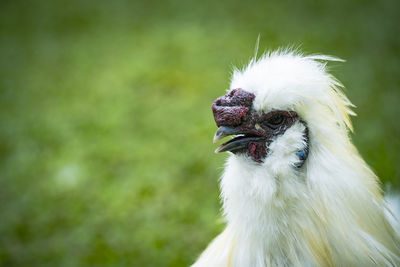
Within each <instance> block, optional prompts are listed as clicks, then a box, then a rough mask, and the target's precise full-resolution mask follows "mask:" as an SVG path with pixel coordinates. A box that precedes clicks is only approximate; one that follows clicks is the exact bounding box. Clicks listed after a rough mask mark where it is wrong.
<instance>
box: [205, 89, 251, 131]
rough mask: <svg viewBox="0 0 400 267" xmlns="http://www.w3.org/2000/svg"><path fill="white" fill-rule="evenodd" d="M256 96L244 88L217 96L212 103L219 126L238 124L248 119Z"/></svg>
mask: <svg viewBox="0 0 400 267" xmlns="http://www.w3.org/2000/svg"><path fill="white" fill-rule="evenodd" d="M255 97H256V96H255V95H254V94H252V93H249V92H246V91H244V90H242V89H233V90H232V91H230V92H229V93H228V94H226V95H224V96H221V97H219V98H217V99H216V100H215V101H214V103H213V105H212V110H213V113H214V119H215V122H216V123H217V126H218V127H220V126H238V125H240V124H242V122H244V121H246V120H247V119H248V117H249V115H250V113H249V111H250V109H251V106H252V104H253V100H254V98H255Z"/></svg>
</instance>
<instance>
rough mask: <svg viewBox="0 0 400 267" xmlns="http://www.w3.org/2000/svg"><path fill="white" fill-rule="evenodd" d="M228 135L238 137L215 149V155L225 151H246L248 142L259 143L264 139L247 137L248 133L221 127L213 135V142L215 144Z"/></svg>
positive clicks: (252, 136)
mask: <svg viewBox="0 0 400 267" xmlns="http://www.w3.org/2000/svg"><path fill="white" fill-rule="evenodd" d="M229 135H239V136H237V137H235V138H233V139H232V140H230V141H228V142H226V143H223V144H222V145H220V146H219V147H217V149H216V150H215V153H221V152H226V151H230V152H233V153H238V152H242V151H245V150H247V149H248V146H249V143H250V142H252V141H260V140H262V139H265V137H263V136H254V135H249V134H248V133H245V132H243V131H241V130H240V129H237V128H234V127H229V126H221V127H219V128H218V130H217V132H216V133H215V135H214V140H213V142H214V143H216V142H217V141H219V140H221V139H222V138H224V137H226V136H229Z"/></svg>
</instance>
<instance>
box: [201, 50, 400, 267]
mask: <svg viewBox="0 0 400 267" xmlns="http://www.w3.org/2000/svg"><path fill="white" fill-rule="evenodd" d="M327 60H329V61H331V60H336V61H340V60H339V59H336V58H334V57H330V56H322V55H312V56H302V55H300V54H296V53H292V52H288V51H281V52H275V53H270V54H266V55H264V56H262V57H261V58H260V59H258V60H256V59H253V60H252V61H251V62H250V64H249V65H248V66H247V67H246V68H244V69H243V70H241V71H239V70H236V71H235V72H234V74H233V77H232V82H231V89H234V88H242V89H243V90H246V91H249V92H252V93H254V94H255V96H256V98H255V100H254V103H253V106H254V108H255V109H256V110H258V111H264V112H269V111H271V110H275V109H283V110H292V111H295V112H297V113H298V114H299V116H300V117H301V118H302V119H303V120H304V121H305V122H306V123H307V126H308V128H309V139H310V152H309V156H308V158H307V160H306V163H305V165H304V166H303V167H302V168H301V169H300V170H298V169H296V168H294V167H293V166H294V165H295V164H296V162H297V160H298V159H297V157H296V156H295V152H296V151H299V150H301V149H302V148H303V147H304V146H305V140H304V137H303V132H304V125H303V124H301V123H295V124H294V125H293V126H292V127H291V128H289V129H288V130H287V131H286V132H285V133H284V134H283V135H281V136H279V137H278V138H276V139H275V140H274V141H273V142H272V143H271V145H270V146H269V151H270V152H269V154H268V156H267V157H266V159H265V160H264V162H263V163H262V164H259V163H256V162H254V161H253V160H252V159H251V158H248V157H246V156H241V155H239V156H238V155H233V154H232V155H231V156H230V157H229V158H228V161H227V163H226V167H225V171H224V174H223V176H222V178H221V198H222V202H223V209H224V216H225V218H226V221H227V227H226V229H225V231H224V232H223V233H221V234H220V235H219V236H218V237H217V238H216V239H215V240H214V241H213V242H212V243H211V244H210V246H209V247H208V248H207V249H206V251H205V252H204V253H203V254H202V255H201V257H200V258H199V260H198V261H197V262H196V263H195V264H194V265H193V266H195V267H201V266H207V267H212V266H238V267H239V266H240V267H243V266H254V267H257V266H260V267H261V266H376V265H377V266H397V265H399V264H400V258H399V257H400V248H399V246H400V243H399V237H398V235H397V234H396V231H395V230H394V229H393V226H392V225H391V224H390V223H389V222H388V219H387V218H388V215H387V206H386V204H385V201H384V199H383V197H382V194H381V189H380V187H379V182H378V179H377V177H376V176H375V174H374V173H373V172H372V171H371V169H370V168H369V167H368V166H367V164H366V163H365V162H364V160H363V159H362V158H361V157H360V155H359V154H358V152H357V150H356V148H355V147H354V146H353V144H352V143H351V140H350V139H349V136H348V131H349V130H351V129H352V126H351V122H350V119H349V115H354V113H353V111H351V107H353V105H352V104H351V102H350V101H349V100H348V99H347V97H346V96H345V95H344V94H343V93H342V92H341V90H340V88H341V87H342V86H341V84H340V83H339V82H338V81H337V80H336V79H334V78H333V77H332V76H331V75H330V74H328V73H327V72H326V63H324V62H321V61H327ZM385 214H386V215H385Z"/></svg>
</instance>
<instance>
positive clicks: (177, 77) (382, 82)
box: [0, 0, 400, 266]
mask: <svg viewBox="0 0 400 267" xmlns="http://www.w3.org/2000/svg"><path fill="white" fill-rule="evenodd" d="M398 3H399V2H398V1H395V0H392V1H385V0H383V1H372V0H371V1H345V0H343V1H326V2H321V1H312V0H309V1H303V2H299V1H297V2H295V1H248V2H244V1H230V2H227V1H218V2H214V1H210V0H206V1H202V2H197V1H173V0H169V1H122V0H121V1H112V2H109V1H2V2H1V3H0V77H1V78H0V166H1V168H0V175H1V176H0V216H1V220H0V265H2V266H93V265H95V266H187V265H189V264H190V263H192V262H193V261H194V260H195V258H196V257H197V255H198V254H199V253H200V252H201V251H202V250H203V249H204V248H205V246H206V244H207V243H208V242H209V241H210V240H211V239H212V238H213V237H214V236H215V235H216V234H217V233H218V232H219V231H220V230H221V229H222V228H223V224H222V223H221V220H220V219H219V218H220V215H219V213H220V210H219V209H220V208H219V203H218V183H217V180H218V176H219V175H220V173H221V170H222V166H223V162H224V156H223V155H215V154H214V153H213V149H214V146H213V145H212V143H211V138H212V136H213V133H214V131H215V126H214V123H213V120H212V116H211V110H210V105H211V103H212V101H213V100H214V99H215V98H216V97H217V96H219V95H221V94H223V92H224V90H225V89H226V88H227V87H228V86H229V75H230V72H231V70H232V66H233V65H237V66H243V65H244V64H245V63H246V62H247V61H248V59H249V58H250V57H251V56H252V54H253V49H254V44H255V40H256V38H257V35H258V34H261V47H262V48H266V49H276V48H278V47H280V46H288V45H295V46H296V45H301V47H302V50H304V51H305V52H306V53H326V54H332V55H335V56H338V57H341V58H344V59H346V60H347V62H346V63H344V64H339V65H338V64H335V65H334V66H333V67H332V72H333V73H334V74H335V75H336V76H337V77H338V78H339V79H340V80H341V81H342V82H343V83H344V84H345V85H346V87H347V88H348V89H347V90H346V93H347V94H348V96H349V97H350V99H351V100H352V101H353V102H354V103H355V104H356V105H357V106H358V108H357V110H356V112H357V113H358V114H359V117H355V118H354V120H353V121H354V124H355V130H356V133H355V135H354V141H355V143H356V145H357V147H358V148H359V149H360V152H361V154H362V155H363V156H364V157H365V159H366V161H367V162H368V163H369V164H370V165H371V166H372V167H373V168H374V169H375V170H376V172H377V173H378V175H379V176H380V177H381V179H382V180H383V181H384V182H390V183H391V184H392V185H393V186H395V187H399V186H400V171H399V167H398V166H399V165H398V162H399V160H400V156H399V153H398V152H399V148H400V145H399V133H400V125H399V123H398V121H399V120H398V118H397V117H398V114H399V111H400V107H399V99H400V98H399V97H400V91H399V86H400V76H399V67H398V61H399V53H400V52H399V47H400V30H399V24H398V19H397V14H398V10H399V6H400V5H399V4H398Z"/></svg>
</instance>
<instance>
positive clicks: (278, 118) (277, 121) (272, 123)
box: [267, 114, 285, 128]
mask: <svg viewBox="0 0 400 267" xmlns="http://www.w3.org/2000/svg"><path fill="white" fill-rule="evenodd" d="M284 120H285V118H284V116H282V115H281V114H276V115H274V116H272V117H271V118H269V119H268V120H267V125H268V126H269V127H271V128H277V127H278V126H279V125H281V124H282V123H283V121H284Z"/></svg>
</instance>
